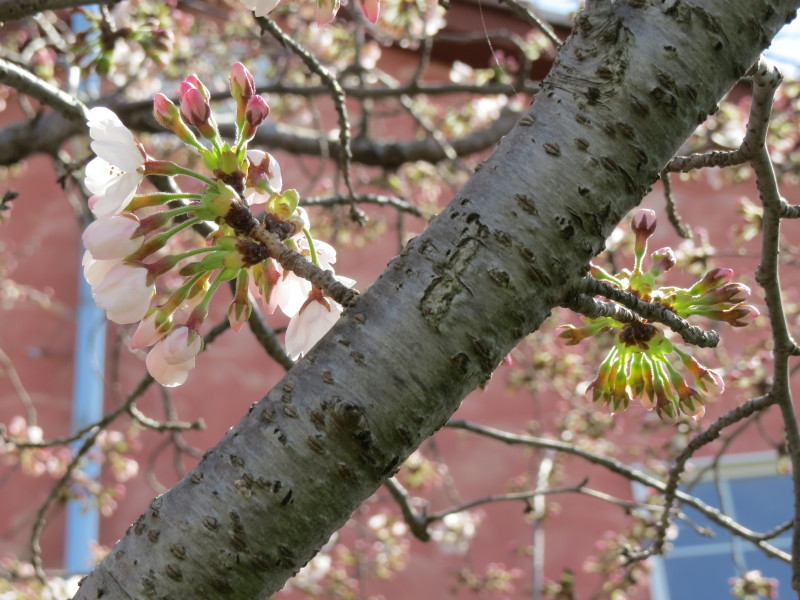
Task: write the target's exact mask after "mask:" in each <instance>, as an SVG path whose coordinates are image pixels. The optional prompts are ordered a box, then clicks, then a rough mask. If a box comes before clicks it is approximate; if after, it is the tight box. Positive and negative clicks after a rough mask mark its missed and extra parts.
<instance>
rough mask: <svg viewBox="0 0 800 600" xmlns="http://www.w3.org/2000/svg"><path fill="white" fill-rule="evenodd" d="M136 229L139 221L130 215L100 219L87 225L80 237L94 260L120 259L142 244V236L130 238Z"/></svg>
mask: <svg viewBox="0 0 800 600" xmlns="http://www.w3.org/2000/svg"><path fill="white" fill-rule="evenodd" d="M138 227H139V219H137V218H136V217H135V216H134V215H132V214H130V213H126V214H124V215H112V216H110V217H100V218H99V219H97V220H96V221H93V222H92V223H89V225H88V227H86V229H84V230H83V235H82V236H81V237H82V239H83V245H84V246H85V247H86V249H87V250H89V252H91V253H92V256H93V257H94V258H97V259H100V260H114V259H122V258H125V257H126V256H128V255H130V254H133V253H134V252H136V251H137V250H138V249H139V248H141V246H142V244H144V237H143V236H137V237H135V238H132V237H131V236H132V235H133V233H134V232H135V231H136V229H137V228H138Z"/></svg>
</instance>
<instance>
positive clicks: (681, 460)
mask: <svg viewBox="0 0 800 600" xmlns="http://www.w3.org/2000/svg"><path fill="white" fill-rule="evenodd" d="M774 403H775V398H774V397H773V396H772V395H770V394H767V395H766V396H761V397H760V398H755V399H753V400H750V401H748V402H745V403H744V404H742V405H741V406H737V407H736V408H734V409H733V410H731V411H729V412H727V413H726V414H724V415H723V416H721V417H720V418H719V419H717V420H716V421H715V422H714V423H712V424H711V425H710V426H709V428H708V429H706V430H705V431H703V432H701V433H699V434H698V435H696V436H694V437H693V438H692V439H691V440H690V441H689V443H688V444H687V445H686V447H685V448H684V449H683V450H681V452H680V454H678V456H676V457H675V462H674V463H673V465H672V468H671V469H670V470H669V476H668V478H667V483H666V486H665V488H664V512H663V513H662V514H661V518H660V519H659V521H658V524H657V525H656V534H655V538H654V539H653V542H652V544H651V545H650V547H649V548H648V549H647V550H644V551H641V552H636V553H630V554H628V557H627V558H628V560H629V561H638V560H644V559H646V558H648V557H650V556H652V555H654V554H661V553H662V552H663V551H664V541H665V540H666V535H667V528H668V527H669V525H670V516H671V514H672V510H673V508H672V507H673V504H674V503H675V499H676V496H677V494H678V484H679V483H680V480H681V475H682V474H683V472H684V470H685V469H686V463H687V462H688V461H689V459H690V458H691V457H692V456H694V455H695V453H696V452H697V451H698V450H700V448H702V447H703V446H706V445H708V444H710V443H711V442H713V441H714V440H716V439H717V438H719V436H720V434H721V433H722V431H723V430H724V429H725V428H726V427H729V426H731V425H733V424H734V423H737V422H739V421H742V420H743V419H746V418H748V417H750V416H751V415H754V414H755V413H758V412H761V411H763V410H765V409H766V408H768V407H769V406H771V405H772V404H774ZM755 539H760V540H764V539H769V538H764V536H762V535H758V536H756V538H755Z"/></svg>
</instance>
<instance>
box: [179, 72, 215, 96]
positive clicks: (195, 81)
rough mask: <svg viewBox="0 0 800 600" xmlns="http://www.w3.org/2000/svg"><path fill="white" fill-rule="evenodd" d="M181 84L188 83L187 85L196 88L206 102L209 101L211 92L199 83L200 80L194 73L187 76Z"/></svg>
mask: <svg viewBox="0 0 800 600" xmlns="http://www.w3.org/2000/svg"><path fill="white" fill-rule="evenodd" d="M183 83H188V84H189V85H191V86H193V87H195V88H197V91H199V92H200V94H201V95H202V96H203V99H204V100H206V102H208V101H210V100H211V92H209V91H208V88H207V87H206V86H204V85H203V82H202V81H200V78H199V77H197V75H195V74H194V73H192V74H191V75H187V76H186V78H184V80H183ZM183 83H182V84H181V89H183Z"/></svg>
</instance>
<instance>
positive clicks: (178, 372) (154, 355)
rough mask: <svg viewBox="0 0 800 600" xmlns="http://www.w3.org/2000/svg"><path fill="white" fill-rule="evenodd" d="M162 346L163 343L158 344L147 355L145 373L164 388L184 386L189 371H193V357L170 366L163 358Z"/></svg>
mask: <svg viewBox="0 0 800 600" xmlns="http://www.w3.org/2000/svg"><path fill="white" fill-rule="evenodd" d="M162 345H163V342H158V343H157V344H156V345H155V346H153V347H152V348H151V349H150V352H148V353H147V358H145V364H146V365H147V371H148V372H149V373H150V375H151V376H152V377H153V379H155V380H156V381H157V382H158V383H160V384H161V385H163V386H164V387H176V386H179V385H182V384H184V383H185V382H186V379H187V378H188V377H189V371H191V370H192V369H194V364H195V359H194V357H192V358H190V359H188V360H187V361H186V362H182V363H177V364H170V363H168V362H167V361H166V359H165V357H164V353H163V352H162Z"/></svg>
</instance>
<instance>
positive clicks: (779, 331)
mask: <svg viewBox="0 0 800 600" xmlns="http://www.w3.org/2000/svg"><path fill="white" fill-rule="evenodd" d="M781 79H782V77H781V75H780V73H779V72H778V70H777V69H776V68H775V67H772V66H770V65H769V64H767V63H766V62H765V61H763V60H762V61H759V64H758V70H757V71H756V73H755V74H754V75H753V84H754V89H755V92H754V94H753V105H752V107H751V115H752V114H755V113H758V114H759V115H760V116H761V121H762V122H769V118H770V110H771V107H772V97H773V94H774V92H775V89H776V88H777V87H778V85H779V84H780V82H781ZM762 129H763V131H762V132H761V133H762V136H761V137H760V138H758V139H757V140H754V141H753V144H752V145H753V150H754V155H753V158H752V161H751V164H752V167H753V171H754V173H755V175H756V183H757V186H758V192H759V197H760V199H761V203H762V205H763V207H764V214H763V216H762V228H761V235H762V243H761V264H760V265H759V267H758V272H757V273H756V281H758V283H759V285H761V287H762V288H763V289H764V294H765V300H766V304H767V310H768V313H769V322H770V328H771V330H772V345H773V349H772V355H773V384H772V386H773V387H772V392H771V394H772V395H773V396H774V398H775V402H776V403H777V404H778V406H779V407H780V409H781V415H782V416H783V423H784V427H785V434H786V441H787V444H788V454H789V459H790V461H791V463H792V472H793V473H795V475H797V473H800V428H799V427H798V424H797V414H796V412H795V409H794V405H793V402H792V391H791V386H790V375H789V364H788V361H789V357H790V356H791V355H792V353H793V351H794V349H795V348H796V347H797V344H796V343H795V341H794V340H793V339H792V336H791V334H790V333H789V328H788V325H787V323H786V313H785V311H784V306H783V299H782V297H781V289H780V276H779V260H778V259H779V256H780V220H781V212H782V198H781V195H780V191H779V190H778V182H777V179H776V177H775V171H774V169H773V168H772V160H771V159H770V156H769V152H768V151H767V148H766V126H764V127H763V128H762ZM793 485H794V498H795V502H794V520H795V522H800V478H798V477H797V476H795V477H794V478H793ZM792 555H793V556H794V557H795V560H794V561H793V562H792V587H793V588H794V589H795V591H797V592H799V593H800V528H795V530H794V533H793V535H792Z"/></svg>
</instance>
